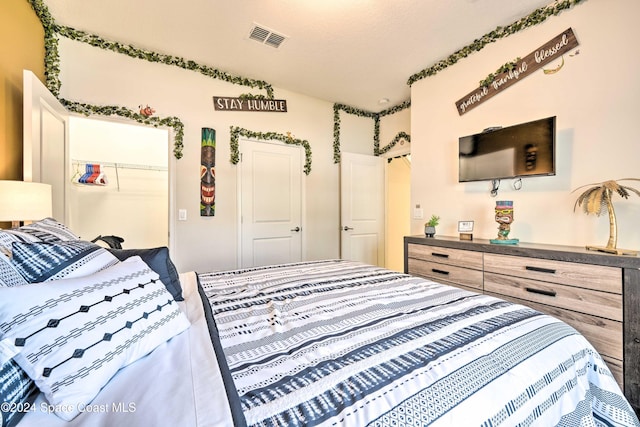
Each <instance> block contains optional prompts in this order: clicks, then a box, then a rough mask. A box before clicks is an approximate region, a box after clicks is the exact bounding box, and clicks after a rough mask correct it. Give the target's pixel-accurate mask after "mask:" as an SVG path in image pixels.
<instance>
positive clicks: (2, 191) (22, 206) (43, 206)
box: [0, 181, 52, 221]
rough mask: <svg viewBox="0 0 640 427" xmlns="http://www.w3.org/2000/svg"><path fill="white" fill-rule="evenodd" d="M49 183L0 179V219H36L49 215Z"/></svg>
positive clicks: (50, 204)
mask: <svg viewBox="0 0 640 427" xmlns="http://www.w3.org/2000/svg"><path fill="white" fill-rule="evenodd" d="M51 206H52V203H51V185H49V184H42V183H40V182H27V181H0V221H37V220H40V219H43V218H47V217H50V216H51V209H52V207H51Z"/></svg>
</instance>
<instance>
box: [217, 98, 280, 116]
mask: <svg viewBox="0 0 640 427" xmlns="http://www.w3.org/2000/svg"><path fill="white" fill-rule="evenodd" d="M213 107H214V108H215V110H216V111H260V112H264V113H286V112H287V100H286V99H257V98H256V99H246V98H229V97H225V96H214V97H213Z"/></svg>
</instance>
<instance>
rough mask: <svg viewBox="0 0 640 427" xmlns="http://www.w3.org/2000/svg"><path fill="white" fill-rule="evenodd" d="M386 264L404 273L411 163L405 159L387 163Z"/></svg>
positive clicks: (391, 268) (409, 232) (409, 228)
mask: <svg viewBox="0 0 640 427" xmlns="http://www.w3.org/2000/svg"><path fill="white" fill-rule="evenodd" d="M386 175H387V209H386V211H387V233H386V236H385V237H386V239H385V242H386V246H387V248H386V260H385V261H386V262H385V267H387V268H388V269H390V270H395V271H399V272H401V273H402V272H404V236H407V235H409V234H411V224H410V223H409V218H410V217H411V192H410V189H411V163H410V161H409V160H408V159H407V158H406V157H403V158H400V159H394V160H392V161H391V163H387V174H386Z"/></svg>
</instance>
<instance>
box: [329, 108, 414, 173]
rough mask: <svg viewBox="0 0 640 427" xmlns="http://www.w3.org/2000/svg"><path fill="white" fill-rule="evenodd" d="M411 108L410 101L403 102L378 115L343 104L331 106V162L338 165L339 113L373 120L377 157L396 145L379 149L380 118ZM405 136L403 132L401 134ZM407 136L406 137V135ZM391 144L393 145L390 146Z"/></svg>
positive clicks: (339, 156)
mask: <svg viewBox="0 0 640 427" xmlns="http://www.w3.org/2000/svg"><path fill="white" fill-rule="evenodd" d="M409 107H411V101H404V102H403V103H401V104H398V105H395V106H393V107H391V108H389V109H387V110H384V111H380V112H379V113H372V112H370V111H365V110H361V109H359V108H355V107H350V106H348V105H344V104H337V103H336V104H333V162H334V163H340V159H341V157H342V156H341V154H340V124H341V123H340V111H344V112H345V113H347V114H353V115H355V116H359V117H366V118H370V119H373V120H374V128H373V154H374V155H375V156H379V155H380V154H384V153H386V152H387V151H389V150H390V149H391V148H392V147H393V146H394V145H395V144H396V143H397V141H396V142H393V141H392V143H390V144H389V145H387V146H386V147H384V148H383V149H380V118H381V117H384V116H388V115H390V114H395V113H398V112H400V111H402V110H404V109H406V108H409ZM401 133H403V134H404V135H407V134H406V133H404V132H401ZM407 136H408V135H407ZM391 144H393V145H391Z"/></svg>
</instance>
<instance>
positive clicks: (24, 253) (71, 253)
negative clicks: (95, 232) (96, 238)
mask: <svg viewBox="0 0 640 427" xmlns="http://www.w3.org/2000/svg"><path fill="white" fill-rule="evenodd" d="M12 252H13V255H12V257H11V263H12V264H13V265H14V266H15V267H16V270H18V271H19V272H20V274H21V275H22V277H24V278H25V279H26V280H27V281H28V282H29V283H35V282H44V281H51V280H60V279H70V278H73V277H81V276H87V275H89V274H93V273H95V272H97V271H100V270H102V269H104V268H107V267H110V266H112V265H114V264H116V263H117V262H118V259H117V258H116V257H115V256H113V255H112V254H111V253H109V251H107V250H106V249H105V248H103V247H101V246H99V245H96V244H95V243H91V242H86V241H84V240H74V241H68V242H57V243H49V242H37V243H22V242H15V243H13V251H12Z"/></svg>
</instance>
